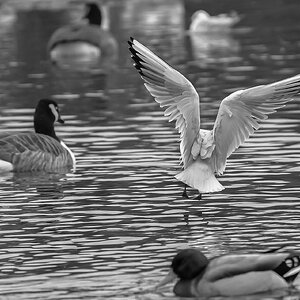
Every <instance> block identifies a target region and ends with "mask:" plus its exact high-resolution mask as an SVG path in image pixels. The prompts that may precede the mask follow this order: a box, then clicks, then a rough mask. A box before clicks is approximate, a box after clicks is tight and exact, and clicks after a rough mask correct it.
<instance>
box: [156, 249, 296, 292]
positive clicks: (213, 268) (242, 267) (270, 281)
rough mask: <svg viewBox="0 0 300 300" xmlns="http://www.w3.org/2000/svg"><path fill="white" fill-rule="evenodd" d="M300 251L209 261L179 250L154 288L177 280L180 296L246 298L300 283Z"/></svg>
mask: <svg viewBox="0 0 300 300" xmlns="http://www.w3.org/2000/svg"><path fill="white" fill-rule="evenodd" d="M299 255H300V252H295V251H289V252H282V253H281V252H265V253H250V254H226V255H222V256H218V257H213V258H211V259H208V258H207V257H206V256H205V255H204V254H203V253H202V252H201V251H200V250H199V249H196V248H188V249H184V250H181V251H179V252H178V253H177V254H176V255H175V257H174V258H173V260H172V264H171V268H170V271H169V273H168V274H167V275H166V276H165V278H163V279H162V280H161V282H160V283H159V284H158V285H157V286H156V288H160V287H162V286H164V285H166V284H167V283H170V282H172V281H174V280H176V279H177V282H176V284H175V286H174V289H173V290H174V293H175V294H176V295H177V296H181V297H216V296H246V295H251V294H256V293H264V292H270V291H274V290H278V289H287V288H289V286H290V285H291V284H294V285H297V284H299V283H300V278H299V276H298V274H299V272H300V256H299Z"/></svg>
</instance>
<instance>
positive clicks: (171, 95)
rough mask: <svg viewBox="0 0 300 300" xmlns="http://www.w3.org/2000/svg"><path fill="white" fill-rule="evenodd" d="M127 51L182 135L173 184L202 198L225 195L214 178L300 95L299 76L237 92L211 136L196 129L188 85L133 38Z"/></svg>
mask: <svg viewBox="0 0 300 300" xmlns="http://www.w3.org/2000/svg"><path fill="white" fill-rule="evenodd" d="M128 43H129V50H130V52H131V57H132V59H133V62H134V66H135V68H136V69H137V70H138V72H139V74H140V76H141V78H142V79H143V81H144V85H145V87H146V89H147V90H148V92H149V93H150V94H151V95H152V96H153V97H154V99H155V101H156V102H157V103H158V104H159V105H160V107H161V108H163V109H164V115H165V116H167V117H168V119H169V122H171V121H175V122H176V123H175V128H176V129H177V130H178V132H179V133H180V153H181V163H182V164H183V170H182V172H180V173H179V174H177V175H176V176H175V178H176V179H177V180H179V181H181V182H183V183H184V191H183V194H182V195H183V197H185V198H188V195H187V190H186V189H187V186H190V187H192V188H193V189H196V190H198V192H199V195H198V196H197V197H196V198H198V199H201V196H202V194H203V193H215V192H220V191H222V190H224V186H223V185H222V184H221V183H220V182H219V181H218V179H217V178H216V176H220V175H222V174H223V173H224V171H225V168H226V162H227V158H228V157H229V156H230V155H231V154H232V153H233V152H234V151H235V150H236V149H237V148H239V147H240V146H241V145H242V144H243V143H244V142H245V140H246V139H248V138H249V137H250V135H251V134H253V133H254V131H255V130H257V129H258V128H259V127H260V123H261V121H263V120H266V119H267V118H268V115H269V114H271V113H274V112H276V110H277V109H279V108H281V107H282V106H284V105H285V104H286V103H287V102H289V101H291V100H292V99H293V98H294V97H295V96H296V95H297V94H299V92H300V74H298V75H295V76H293V77H290V78H287V79H283V80H280V81H277V82H274V83H270V84H265V85H259V86H255V87H251V88H247V89H241V90H237V91H235V92H233V93H231V94H230V95H228V96H227V97H225V98H224V99H223V100H222V102H221V104H220V107H219V110H218V113H217V117H216V120H215V123H214V125H213V128H212V129H211V130H206V129H201V128H200V100H199V95H198V93H197V91H196V89H195V88H194V86H193V85H192V83H191V82H190V81H189V80H188V79H187V78H186V77H184V76H183V75H182V74H181V73H180V72H178V71H176V70H175V69H174V68H173V67H171V66H170V65H168V64H167V63H166V62H164V61H163V60H162V59H160V58H159V57H158V56H157V55H156V54H154V53H153V52H152V51H151V50H149V49H148V48H147V47H146V46H144V45H143V44H141V43H140V42H138V41H137V40H136V39H134V38H131V39H130V41H129V42H128Z"/></svg>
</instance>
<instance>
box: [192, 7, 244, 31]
mask: <svg viewBox="0 0 300 300" xmlns="http://www.w3.org/2000/svg"><path fill="white" fill-rule="evenodd" d="M240 20H241V18H240V17H239V16H238V14H237V13H236V12H232V13H230V14H220V15H217V16H210V15H209V14H208V13H207V12H206V11H205V10H197V11H195V12H194V13H193V14H192V17H191V24H190V28H189V31H190V32H192V33H197V32H214V31H221V32H222V31H223V32H224V31H227V30H230V29H231V28H232V27H233V26H234V25H235V24H237V23H238V22H239V21H240Z"/></svg>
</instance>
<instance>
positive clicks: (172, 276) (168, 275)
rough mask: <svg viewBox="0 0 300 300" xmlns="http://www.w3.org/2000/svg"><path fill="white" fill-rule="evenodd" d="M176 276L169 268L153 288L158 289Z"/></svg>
mask: <svg viewBox="0 0 300 300" xmlns="http://www.w3.org/2000/svg"><path fill="white" fill-rule="evenodd" d="M176 278H177V275H176V274H175V273H174V271H173V270H172V269H170V271H169V273H168V274H167V275H166V276H165V277H164V278H163V279H162V280H161V282H159V283H158V284H157V285H156V286H155V288H156V289H158V288H160V287H162V286H164V285H166V284H168V283H170V282H172V281H174V280H175V279H176Z"/></svg>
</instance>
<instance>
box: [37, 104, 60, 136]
mask: <svg viewBox="0 0 300 300" xmlns="http://www.w3.org/2000/svg"><path fill="white" fill-rule="evenodd" d="M55 122H58V123H64V120H63V119H62V118H61V116H60V113H59V109H58V105H57V103H56V102H55V101H53V100H50V99H41V100H40V101H39V102H38V104H37V106H36V109H35V113H34V129H35V132H36V133H41V134H45V135H49V136H51V137H53V138H55V139H56V140H59V139H58V137H57V136H56V134H55V131H54V123H55Z"/></svg>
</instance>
